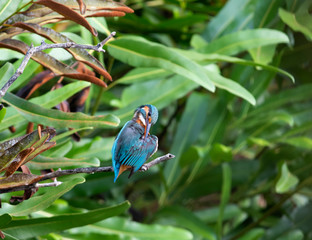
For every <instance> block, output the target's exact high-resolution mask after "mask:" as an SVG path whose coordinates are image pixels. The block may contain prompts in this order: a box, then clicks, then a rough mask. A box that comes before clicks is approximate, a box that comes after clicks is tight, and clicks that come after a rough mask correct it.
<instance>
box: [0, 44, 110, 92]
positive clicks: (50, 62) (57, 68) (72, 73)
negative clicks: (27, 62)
mask: <svg viewBox="0 0 312 240" xmlns="http://www.w3.org/2000/svg"><path fill="white" fill-rule="evenodd" d="M0 47H4V48H8V49H12V50H15V51H18V52H20V53H23V54H26V53H27V51H28V49H29V46H28V45H27V44H25V43H23V42H21V41H18V40H15V39H4V40H2V41H0ZM31 58H32V59H33V60H35V61H36V62H38V63H40V64H41V65H43V66H44V67H46V68H48V69H50V70H51V71H53V72H54V73H55V74H57V75H61V76H65V77H69V78H73V79H78V80H84V81H88V82H91V83H94V84H96V85H99V86H101V87H106V86H107V85H106V83H105V82H103V81H102V80H101V79H99V78H97V77H93V76H90V75H87V74H83V73H79V72H78V71H76V70H75V69H73V68H71V67H70V66H68V65H66V64H64V63H62V62H60V61H58V60H56V59H55V58H53V57H51V56H50V55H48V54H46V53H44V52H36V53H34V54H33V55H32V57H31Z"/></svg>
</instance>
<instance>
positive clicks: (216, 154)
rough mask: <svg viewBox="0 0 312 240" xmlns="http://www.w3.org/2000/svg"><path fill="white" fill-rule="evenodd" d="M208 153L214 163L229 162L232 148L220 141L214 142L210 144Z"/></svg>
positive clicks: (231, 156)
mask: <svg viewBox="0 0 312 240" xmlns="http://www.w3.org/2000/svg"><path fill="white" fill-rule="evenodd" d="M209 155H210V157H211V160H212V162H214V163H222V162H229V161H231V160H232V158H233V155H232V148H230V147H227V146H225V145H223V144H220V143H215V144H214V145H213V146H212V148H211V150H210V152H209Z"/></svg>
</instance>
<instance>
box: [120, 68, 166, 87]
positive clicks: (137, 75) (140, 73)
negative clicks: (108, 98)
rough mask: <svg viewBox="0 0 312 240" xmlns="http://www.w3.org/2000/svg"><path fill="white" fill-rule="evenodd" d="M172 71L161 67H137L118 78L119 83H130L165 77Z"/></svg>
mask: <svg viewBox="0 0 312 240" xmlns="http://www.w3.org/2000/svg"><path fill="white" fill-rule="evenodd" d="M170 74H171V73H170V72H169V71H166V70H164V69H160V68H135V69H133V70H131V71H130V72H128V73H127V74H126V75H124V76H123V77H122V78H120V79H118V81H117V83H119V84H130V83H136V82H143V81H148V80H155V79H158V78H159V79H160V78H164V77H166V76H168V75H170Z"/></svg>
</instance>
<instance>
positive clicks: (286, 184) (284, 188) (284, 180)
mask: <svg viewBox="0 0 312 240" xmlns="http://www.w3.org/2000/svg"><path fill="white" fill-rule="evenodd" d="M298 182H299V179H298V178H297V177H296V176H295V175H293V174H292V173H291V172H290V171H289V170H288V167H287V164H286V163H285V162H284V163H282V164H280V167H279V178H278V181H277V183H276V186H275V191H276V192H277V193H285V192H288V191H290V190H291V189H292V188H293V187H294V186H296V185H297V183H298Z"/></svg>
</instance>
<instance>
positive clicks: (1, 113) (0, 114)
mask: <svg viewBox="0 0 312 240" xmlns="http://www.w3.org/2000/svg"><path fill="white" fill-rule="evenodd" d="M5 113H6V108H5V107H3V108H2V109H1V110H0V123H1V122H2V120H3V118H4V116H5Z"/></svg>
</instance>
